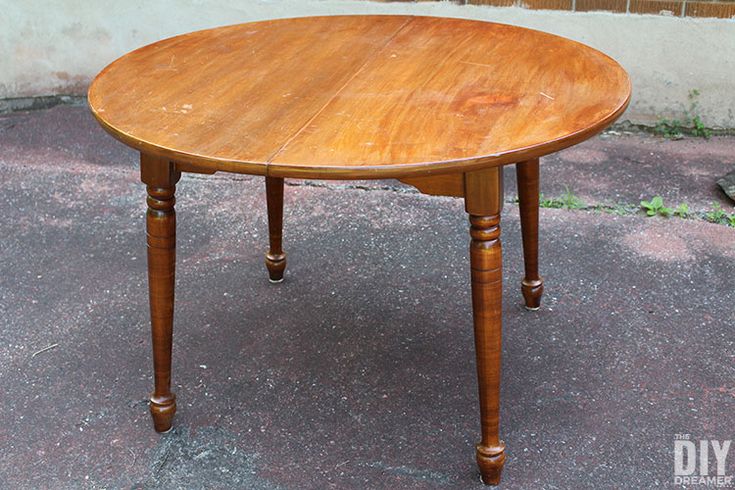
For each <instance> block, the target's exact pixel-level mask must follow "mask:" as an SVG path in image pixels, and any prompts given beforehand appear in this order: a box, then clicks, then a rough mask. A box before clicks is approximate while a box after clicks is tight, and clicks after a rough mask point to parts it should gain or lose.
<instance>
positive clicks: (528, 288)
mask: <svg viewBox="0 0 735 490" xmlns="http://www.w3.org/2000/svg"><path fill="white" fill-rule="evenodd" d="M538 164H539V161H538V158H536V159H533V160H529V161H527V162H521V163H517V164H516V175H517V177H518V202H519V207H520V211H521V233H522V235H523V263H524V266H525V270H526V273H525V277H524V278H523V282H522V283H521V290H522V291H523V298H524V300H525V302H526V308H528V309H529V310H538V309H539V307H540V306H541V295H542V294H543V293H544V281H543V278H542V277H541V276H539V273H538V208H539V169H538Z"/></svg>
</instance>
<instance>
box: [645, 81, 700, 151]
mask: <svg viewBox="0 0 735 490" xmlns="http://www.w3.org/2000/svg"><path fill="white" fill-rule="evenodd" d="M699 94H700V92H699V90H697V89H696V88H695V89H693V90H690V91H689V95H688V96H687V98H688V99H689V107H688V108H687V109H685V110H684V118H683V119H681V120H679V119H660V120H659V121H658V122H657V123H656V126H655V127H654V128H653V131H654V132H655V133H656V134H658V135H660V136H663V137H664V138H667V139H681V138H683V137H684V135H685V134H691V135H692V136H698V137H700V138H705V139H709V137H710V135H711V132H710V130H709V129H707V127H706V126H705V125H704V123H703V122H702V118H701V117H700V116H699V114H698V111H699V101H698V100H697V99H698V97H699Z"/></svg>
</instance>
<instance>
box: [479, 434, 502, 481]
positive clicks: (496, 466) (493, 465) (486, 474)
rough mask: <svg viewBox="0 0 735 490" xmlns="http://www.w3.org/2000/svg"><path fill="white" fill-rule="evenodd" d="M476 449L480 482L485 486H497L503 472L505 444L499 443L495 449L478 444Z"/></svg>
mask: <svg viewBox="0 0 735 490" xmlns="http://www.w3.org/2000/svg"><path fill="white" fill-rule="evenodd" d="M476 449H477V450H476V452H475V455H476V459H477V466H478V467H479V468H480V475H481V477H482V482H483V483H485V484H486V485H498V484H499V483H500V475H501V473H502V472H503V463H505V444H504V443H503V441H500V445H499V446H495V447H488V446H483V445H482V444H478V445H477V446H476Z"/></svg>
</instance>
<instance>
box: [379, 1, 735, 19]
mask: <svg viewBox="0 0 735 490" xmlns="http://www.w3.org/2000/svg"><path fill="white" fill-rule="evenodd" d="M378 1H384V2H409V3H415V2H430V1H451V2H452V3H456V4H460V5H491V6H494V7H521V8H526V9H531V10H568V11H570V12H592V11H604V12H616V13H621V14H626V13H627V14H653V15H666V16H671V17H717V18H720V19H730V18H732V19H735V0H723V1H709V0H704V1H697V0H378Z"/></svg>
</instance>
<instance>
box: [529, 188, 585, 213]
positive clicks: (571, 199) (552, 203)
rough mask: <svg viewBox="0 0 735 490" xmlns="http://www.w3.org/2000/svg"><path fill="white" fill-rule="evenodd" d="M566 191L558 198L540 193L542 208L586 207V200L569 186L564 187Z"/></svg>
mask: <svg viewBox="0 0 735 490" xmlns="http://www.w3.org/2000/svg"><path fill="white" fill-rule="evenodd" d="M564 189H565V190H564V193H563V194H562V195H561V196H560V197H558V198H553V197H552V198H550V199H546V198H545V197H544V195H543V194H540V195H539V206H540V207H542V208H553V209H582V208H584V207H585V204H584V202H582V200H581V199H580V198H578V197H577V196H575V195H574V192H572V191H571V190H569V187H566V186H565V187H564Z"/></svg>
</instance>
